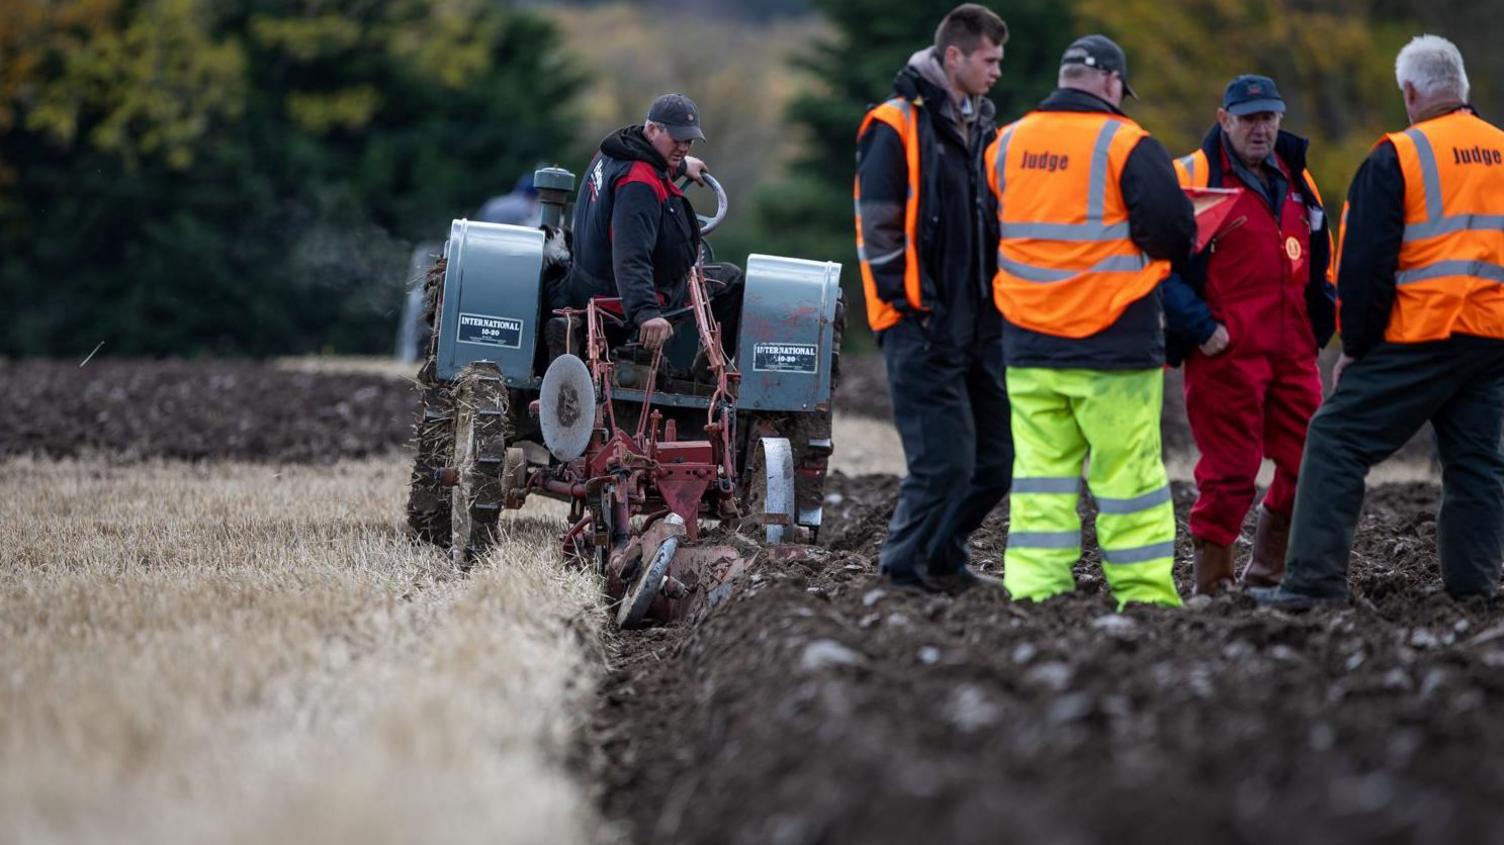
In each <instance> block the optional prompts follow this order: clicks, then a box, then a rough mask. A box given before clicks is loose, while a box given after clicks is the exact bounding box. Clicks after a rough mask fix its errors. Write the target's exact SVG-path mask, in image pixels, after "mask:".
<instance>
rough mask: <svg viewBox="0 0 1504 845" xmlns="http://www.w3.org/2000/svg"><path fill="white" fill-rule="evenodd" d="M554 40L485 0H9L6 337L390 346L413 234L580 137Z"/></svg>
mask: <svg viewBox="0 0 1504 845" xmlns="http://www.w3.org/2000/svg"><path fill="white" fill-rule="evenodd" d="M561 55H562V54H561V50H560V48H559V36H558V34H557V32H556V30H555V28H554V27H553V26H551V25H550V24H548V23H547V22H545V21H544V20H542V19H541V18H539V17H537V16H535V15H532V14H521V13H516V12H512V11H508V10H507V9H506V8H504V7H503V6H500V5H498V4H497V3H495V2H490V0H342V2H338V3H334V2H325V0H19V2H17V0H9V2H6V3H4V4H3V5H0V303H3V304H4V305H3V308H4V314H3V316H0V354H10V355H14V354H54V355H57V354H69V355H75V354H81V353H87V352H88V351H89V350H90V349H92V348H93V347H94V346H95V344H96V343H98V342H99V341H105V343H106V353H113V354H153V355H162V354H166V355H191V354H200V353H236V354H269V353H294V352H305V351H316V350H319V349H333V350H337V351H346V352H352V351H385V350H386V349H388V348H389V347H390V343H391V337H392V329H393V326H394V325H395V314H396V308H397V303H398V301H399V299H400V295H401V291H400V287H399V286H398V285H396V284H393V283H390V282H389V280H390V279H391V277H392V276H393V274H394V273H398V274H400V272H401V271H400V270H399V269H398V268H402V267H404V266H405V257H406V255H407V252H408V249H409V242H410V241H414V240H418V239H420V238H424V237H430V238H431V237H433V236H434V235H436V234H437V235H439V236H440V237H442V233H443V232H444V231H445V228H446V226H447V221H448V219H449V218H450V217H451V216H454V215H456V214H463V213H466V212H467V211H468V210H469V209H472V208H474V207H476V206H478V205H479V204H480V203H481V201H482V200H484V199H485V197H486V196H487V195H489V194H490V193H493V192H495V189H496V188H497V187H498V186H508V185H510V184H512V182H513V181H514V180H515V178H516V176H517V174H518V173H519V172H521V171H524V170H528V169H530V168H531V167H532V166H533V165H534V164H535V163H536V162H538V161H539V160H541V159H544V158H546V157H548V155H549V154H550V153H552V152H553V151H554V150H556V149H557V148H559V147H560V146H561V145H563V144H566V143H568V142H570V141H572V140H573V138H572V135H573V133H572V131H571V123H572V120H571V115H570V108H571V103H572V102H573V99H574V97H575V95H576V94H577V93H578V92H579V90H580V88H581V86H582V84H583V81H584V80H583V77H582V76H581V75H580V74H579V73H578V71H576V70H575V69H574V68H573V67H572V66H570V65H568V64H566V63H565V62H564V61H563V60H562V58H561ZM383 281H387V282H388V283H385V284H383V283H380V282H383Z"/></svg>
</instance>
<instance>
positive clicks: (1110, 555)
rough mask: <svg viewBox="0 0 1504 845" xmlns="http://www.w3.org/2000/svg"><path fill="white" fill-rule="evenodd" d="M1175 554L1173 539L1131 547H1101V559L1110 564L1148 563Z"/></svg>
mask: <svg viewBox="0 0 1504 845" xmlns="http://www.w3.org/2000/svg"><path fill="white" fill-rule="evenodd" d="M1174 556H1175V541H1174V540H1169V541H1166V542H1164V543H1150V544H1149V545H1147V546H1135V547H1134V548H1131V549H1103V550H1102V559H1103V560H1104V561H1106V562H1107V563H1111V564H1118V565H1121V564H1125V563H1148V562H1149V561H1151V560H1160V559H1162V558H1167V557H1169V558H1173V557H1174Z"/></svg>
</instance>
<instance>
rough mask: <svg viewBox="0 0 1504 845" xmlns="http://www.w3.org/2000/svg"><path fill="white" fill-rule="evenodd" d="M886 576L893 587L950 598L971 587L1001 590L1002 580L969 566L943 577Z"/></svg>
mask: <svg viewBox="0 0 1504 845" xmlns="http://www.w3.org/2000/svg"><path fill="white" fill-rule="evenodd" d="M887 575H888V581H889V583H891V584H892V585H893V586H895V587H909V588H911V589H915V590H923V591H924V592H926V593H944V594H946V595H950V596H959V595H960V594H962V593H964V592H966V591H967V590H970V589H971V588H972V587H989V588H991V587H996V588H997V589H998V590H999V591H1001V590H1002V589H1003V579H1001V578H998V577H996V576H992V575H985V574H983V573H981V572H978V571H976V570H975V569H972V568H971V567H969V566H963V567H961V568H960V569H958V570H956V571H955V572H947V573H945V574H944V575H920V574H919V573H916V572H903V573H887Z"/></svg>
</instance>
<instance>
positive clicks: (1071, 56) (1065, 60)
mask: <svg viewBox="0 0 1504 845" xmlns="http://www.w3.org/2000/svg"><path fill="white" fill-rule="evenodd" d="M1060 64H1061V66H1062V67H1064V66H1065V65H1086V66H1087V67H1094V68H1096V69H1098V70H1106V71H1113V70H1115V71H1117V72H1118V76H1121V77H1122V78H1123V93H1125V94H1127V95H1128V96H1130V97H1132V98H1133V99H1135V100H1137V99H1138V94H1135V93H1134V91H1133V89H1132V88H1130V87H1129V86H1128V56H1127V55H1125V54H1124V53H1123V48H1122V47H1119V46H1118V45H1117V43H1116V42H1114V41H1113V40H1112V39H1111V38H1108V37H1107V36H1105V35H1083V36H1082V37H1080V38H1077V39H1076V40H1075V41H1072V42H1071V46H1069V47H1067V48H1065V55H1063V56H1061V57H1060Z"/></svg>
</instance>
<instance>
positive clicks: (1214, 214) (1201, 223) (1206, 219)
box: [1181, 188, 1243, 252]
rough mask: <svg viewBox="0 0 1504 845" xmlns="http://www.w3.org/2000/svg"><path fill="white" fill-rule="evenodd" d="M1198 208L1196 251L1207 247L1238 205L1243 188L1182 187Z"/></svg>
mask: <svg viewBox="0 0 1504 845" xmlns="http://www.w3.org/2000/svg"><path fill="white" fill-rule="evenodd" d="M1181 190H1184V191H1185V195H1186V196H1188V197H1190V198H1191V205H1192V206H1194V207H1195V209H1196V250H1195V251H1196V252H1201V251H1202V250H1204V249H1206V246H1207V244H1210V243H1211V242H1212V238H1215V237H1216V236H1217V235H1218V234H1219V233H1221V231H1222V227H1223V226H1224V225H1225V224H1226V223H1227V218H1228V217H1230V216H1231V215H1232V210H1233V208H1235V207H1236V206H1237V204H1238V203H1237V200H1238V197H1240V196H1242V195H1243V189H1242V188H1182V189H1181Z"/></svg>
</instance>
